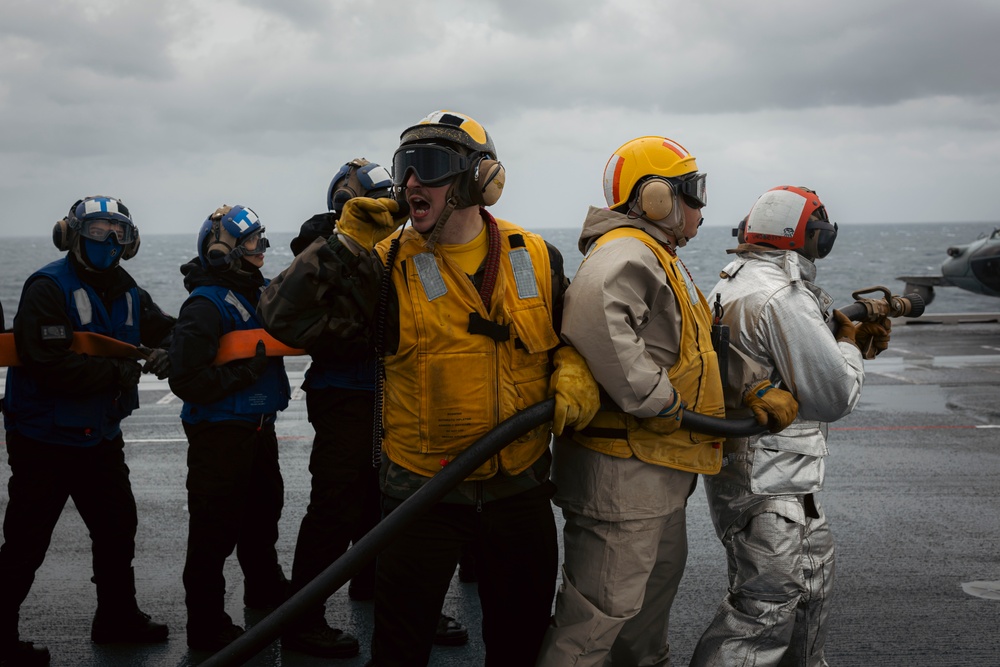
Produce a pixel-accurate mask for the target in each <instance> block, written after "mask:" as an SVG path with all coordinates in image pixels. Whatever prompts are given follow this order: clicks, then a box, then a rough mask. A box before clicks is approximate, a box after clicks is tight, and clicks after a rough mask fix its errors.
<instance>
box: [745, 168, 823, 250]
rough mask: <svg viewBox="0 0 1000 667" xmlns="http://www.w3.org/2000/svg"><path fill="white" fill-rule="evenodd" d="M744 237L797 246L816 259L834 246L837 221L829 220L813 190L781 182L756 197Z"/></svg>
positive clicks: (762, 242) (749, 240)
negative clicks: (781, 183) (779, 184)
mask: <svg viewBox="0 0 1000 667" xmlns="http://www.w3.org/2000/svg"><path fill="white" fill-rule="evenodd" d="M813 232H815V233H813ZM744 237H745V239H746V242H747V243H753V244H756V245H763V246H768V247H771V248H776V249H778V250H795V251H797V252H799V253H801V254H802V255H804V256H806V257H808V258H809V259H817V258H820V257H826V256H827V255H828V254H829V253H830V250H832V249H833V243H834V241H836V240H837V224H836V223H832V222H830V218H829V216H828V215H827V212H826V207H825V206H824V205H823V202H822V201H820V199H819V196H818V195H817V194H816V193H815V192H814V191H812V190H810V189H808V188H804V187H795V186H791V185H781V186H778V187H776V188H773V189H771V190H768V191H767V192H765V193H764V194H762V195H761V196H760V197H759V198H758V199H757V202H756V203H755V204H754V205H753V208H751V209H750V214H749V215H747V218H746V226H745V229H744Z"/></svg>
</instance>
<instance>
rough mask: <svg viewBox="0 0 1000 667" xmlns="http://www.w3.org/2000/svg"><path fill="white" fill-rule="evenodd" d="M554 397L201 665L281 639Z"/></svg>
mask: <svg viewBox="0 0 1000 667" xmlns="http://www.w3.org/2000/svg"><path fill="white" fill-rule="evenodd" d="M554 411H555V399H554V398H550V399H548V400H545V401H542V402H541V403H536V404H535V405H532V406H531V407H529V408H526V409H524V410H522V411H521V412H518V413H517V414H516V415H514V416H512V417H510V418H508V419H505V420H504V421H502V422H500V423H499V424H497V426H496V427H495V428H494V429H493V430H491V431H490V432H489V433H487V434H486V435H484V436H483V437H481V438H479V439H478V440H476V441H475V442H474V443H472V445H470V446H469V448H468V449H466V450H465V451H464V452H462V453H461V454H459V455H458V456H456V457H455V459H454V460H453V461H451V463H449V464H448V465H447V466H445V467H444V468H442V469H441V472H439V473H438V474H436V475H435V476H434V477H431V478H430V479H429V480H428V481H427V483H426V484H424V485H423V487H421V488H420V490H419V491H417V492H416V493H414V494H413V495H412V496H410V497H409V498H408V499H407V500H405V501H404V502H403V503H402V504H401V505H400V506H399V507H397V508H396V509H395V510H393V511H392V512H391V513H390V514H389V515H388V516H386V517H385V518H384V519H382V521H380V522H379V523H378V524H376V526H375V527H374V528H372V529H371V531H369V532H368V534H367V535H365V536H364V537H362V538H361V539H360V540H358V541H357V542H356V543H355V544H354V546H353V547H351V548H350V549H348V550H347V552H346V553H344V555H343V556H341V557H340V558H338V559H337V560H336V561H334V562H333V563H332V564H331V565H330V566H329V567H328V568H326V569H325V570H323V571H322V572H321V573H320V574H318V575H317V576H316V578H315V579H313V580H312V581H311V582H309V583H308V584H306V585H305V586H304V587H303V588H302V590H300V591H299V592H297V593H296V594H295V595H293V596H292V597H291V598H289V599H288V600H287V601H286V602H285V603H284V604H282V605H281V606H280V607H278V608H277V609H275V610H274V611H272V612H271V613H270V614H268V615H267V616H266V617H264V618H263V619H262V620H261V621H260V622H259V623H257V624H256V625H255V626H253V627H252V628H250V629H249V630H247V631H246V632H245V633H243V635H241V636H240V637H239V638H237V639H236V640H235V641H233V642H232V643H231V644H229V645H228V646H226V647H225V648H223V649H222V650H220V651H219V652H217V653H215V654H214V655H212V656H211V657H210V658H208V660H206V661H205V662H203V663H201V667H232V666H235V665H242V664H243V663H244V662H246V661H247V660H249V659H250V658H252V657H253V656H254V655H256V654H257V653H259V652H260V651H261V650H262V649H263V648H264V647H266V646H267V645H268V644H270V643H271V642H273V641H274V640H275V639H277V638H278V637H279V636H280V635H281V633H282V631H283V630H284V629H285V628H287V627H288V625H289V624H290V623H291V622H292V621H293V620H294V619H295V618H296V617H297V616H298V615H299V614H300V613H301V612H302V610H303V609H305V608H307V607H311V606H315V605H317V604H320V603H322V602H325V601H326V599H327V598H328V597H330V596H331V595H332V594H333V593H334V592H336V591H337V590H338V589H339V588H340V587H341V586H343V585H344V583H346V582H347V581H348V580H349V579H350V578H351V577H353V576H354V575H355V574H357V573H358V572H360V571H361V569H362V568H363V567H364V566H365V564H366V563H368V562H369V561H370V560H371V559H372V558H375V556H377V555H378V554H379V552H381V551H382V550H383V549H385V547H386V546H388V545H389V543H390V542H391V541H392V540H393V539H394V538H395V537H396V534H397V533H398V532H400V530H402V527H403V526H405V525H406V524H408V523H409V522H410V521H412V520H413V519H415V518H416V517H417V516H419V515H420V514H422V513H424V512H426V511H427V510H428V509H430V507H431V506H432V505H434V504H435V503H437V502H439V501H440V500H441V499H442V498H444V497H445V496H446V495H447V494H448V492H449V491H451V490H452V489H453V488H455V487H456V486H458V483H459V482H461V481H462V480H464V479H465V478H466V477H468V476H469V475H471V474H472V473H473V472H474V471H475V470H476V468H478V467H479V466H481V465H482V464H483V463H485V462H486V461H487V460H488V459H490V458H491V457H493V456H496V454H497V453H498V452H499V451H500V450H501V449H503V448H504V447H505V446H507V445H508V444H509V443H511V442H513V441H514V440H516V439H517V438H519V437H521V436H522V435H524V434H525V433H527V432H528V431H530V430H531V429H533V428H537V427H539V426H541V425H542V424H544V423H546V422H549V421H552V415H553V413H554ZM681 426H683V427H684V428H686V429H689V430H692V431H697V432H699V433H705V434H707V435H717V436H724V437H738V436H747V435H755V434H757V433H761V432H763V430H764V429H765V427H763V426H760V425H758V424H757V422H756V421H754V420H753V419H740V420H726V419H720V418H718V417H709V416H707V415H700V414H697V413H694V412H685V413H684V415H683V417H682V419H681Z"/></svg>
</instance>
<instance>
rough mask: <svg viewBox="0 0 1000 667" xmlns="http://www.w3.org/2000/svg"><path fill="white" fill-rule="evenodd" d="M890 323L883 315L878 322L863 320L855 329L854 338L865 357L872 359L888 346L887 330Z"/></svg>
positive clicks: (890, 328)
mask: <svg viewBox="0 0 1000 667" xmlns="http://www.w3.org/2000/svg"><path fill="white" fill-rule="evenodd" d="M890 331H892V323H891V322H890V321H889V318H887V317H883V318H881V319H880V320H879V321H878V322H863V323H862V324H861V325H860V326H859V327H858V331H857V336H856V338H855V340H856V341H857V343H858V347H859V348H860V349H861V352H862V354H863V355H864V357H865V359H874V358H875V357H877V356H878V355H880V354H881V353H883V352H885V351H886V350H887V349H888V348H889V332H890Z"/></svg>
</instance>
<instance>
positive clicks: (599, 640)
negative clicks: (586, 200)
mask: <svg viewBox="0 0 1000 667" xmlns="http://www.w3.org/2000/svg"><path fill="white" fill-rule="evenodd" d="M705 180H706V175H705V174H704V173H701V172H699V171H698V167H697V164H696V163H695V158H694V156H692V155H691V154H690V153H689V152H688V151H687V150H686V149H685V148H684V147H683V146H681V145H680V144H678V143H677V142H675V141H673V140H671V139H668V138H666V137H659V136H647V137H640V138H638V139H634V140H632V141H629V142H627V143H626V144H624V145H623V146H622V147H621V148H619V149H618V150H617V151H615V153H614V155H612V156H611V159H610V160H609V161H608V163H607V165H606V167H605V172H604V191H605V199H606V200H607V203H608V206H609V207H610V208H609V209H598V208H594V207H591V208H590V211H589V212H588V214H587V217H586V219H585V221H584V223H583V230H582V233H581V235H580V241H579V247H580V251H581V252H582V253H584V254H585V259H584V260H583V263H582V264H581V265H580V268H579V270H578V271H577V273H576V277H575V278H574V281H573V284H572V285H570V287H569V289H568V290H567V293H566V304H565V312H564V316H563V327H562V331H561V334H562V337H563V339H564V340H566V341H567V342H569V343H570V344H571V345H572V346H573V347H575V348H576V349H577V350H578V351H579V352H580V354H581V355H582V356H583V357H584V358H585V359H586V360H587V364H588V365H589V366H590V370H591V372H592V373H593V375H594V377H595V378H596V380H597V381H598V383H599V384H600V386H601V398H602V402H601V403H602V406H601V410H600V411H599V412H598V413H597V415H596V416H595V417H594V419H593V420H592V421H591V422H590V424H589V425H588V426H587V427H586V428H583V429H581V430H578V431H576V432H575V433H568V434H563V436H562V437H560V438H557V439H556V442H555V445H554V455H555V459H554V463H553V479H554V481H555V482H556V486H557V488H558V492H557V494H556V496H555V502H556V504H557V505H559V506H560V507H561V508H562V509H563V515H564V516H565V518H566V525H565V529H564V531H563V540H564V545H565V562H564V565H563V585H562V588H561V589H560V591H559V594H558V596H557V598H556V609H555V616H554V618H553V621H552V627H551V628H550V629H549V631H548V633H547V635H546V638H545V642H544V644H543V648H542V653H541V655H540V657H539V660H538V664H539V665H544V666H546V667H549V666H558V665H576V666H578V667H580V666H584V665H588V666H589V665H605V664H612V663H613V664H615V665H619V664H621V665H668V664H669V661H670V646H669V642H668V640H667V629H668V625H669V617H670V607H671V605H672V603H673V599H674V595H675V594H676V592H677V586H678V584H679V583H680V580H681V575H682V574H683V572H684V565H685V561H686V558H687V533H686V524H685V507H686V505H687V499H688V497H689V496H690V494H691V492H692V491H693V490H694V488H695V484H696V480H697V474H698V473H707V474H712V473H715V472H718V470H719V467H720V464H721V461H722V448H721V440H720V439H719V438H713V437H709V436H704V435H699V434H697V433H693V432H691V431H688V430H686V429H683V428H681V427H680V420H681V416H682V414H683V412H684V410H694V411H695V412H698V413H701V414H705V415H711V416H714V417H721V416H723V415H724V413H725V410H724V405H723V396H722V382H721V379H720V377H719V364H718V359H717V357H716V353H715V351H714V349H713V347H712V340H711V328H712V319H711V313H710V311H709V308H708V304H707V303H706V301H705V298H704V296H703V295H702V293H701V292H700V291H699V289H698V287H697V286H696V285H695V284H694V281H693V280H692V278H691V275H690V274H689V273H688V271H687V269H686V268H685V267H684V264H683V263H682V262H681V260H680V259H679V258H678V256H677V249H678V248H680V247H682V246H684V245H685V244H686V243H687V242H688V240H690V239H692V238H694V236H695V235H696V234H697V233H698V228H699V226H700V225H701V222H702V216H701V209H702V207H704V206H705V204H706V191H705Z"/></svg>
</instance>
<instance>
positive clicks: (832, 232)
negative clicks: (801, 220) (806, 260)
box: [806, 220, 837, 259]
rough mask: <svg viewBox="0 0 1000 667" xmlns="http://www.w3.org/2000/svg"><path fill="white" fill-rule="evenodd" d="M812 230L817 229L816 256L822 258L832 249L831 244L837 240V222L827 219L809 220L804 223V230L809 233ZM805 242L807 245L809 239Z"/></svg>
mask: <svg viewBox="0 0 1000 667" xmlns="http://www.w3.org/2000/svg"><path fill="white" fill-rule="evenodd" d="M813 230H819V233H818V234H816V237H815V243H816V250H815V252H816V257H818V258H820V259H822V258H823V257H826V256H827V255H829V254H830V251H831V250H833V244H834V242H836V240H837V223H836V222H830V221H829V220H810V221H809V222H807V223H806V232H807V233H809V232H811V231H813ZM806 243H807V245H808V243H809V241H807V242H806Z"/></svg>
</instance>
